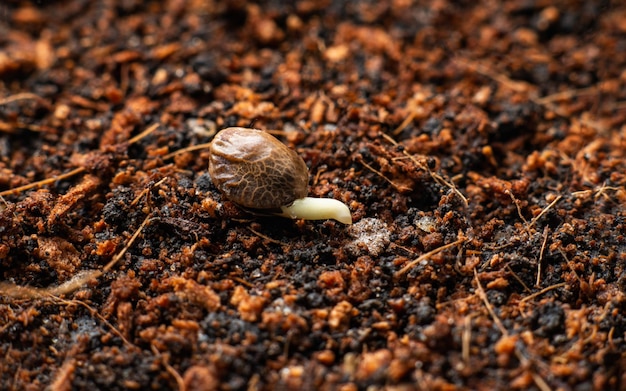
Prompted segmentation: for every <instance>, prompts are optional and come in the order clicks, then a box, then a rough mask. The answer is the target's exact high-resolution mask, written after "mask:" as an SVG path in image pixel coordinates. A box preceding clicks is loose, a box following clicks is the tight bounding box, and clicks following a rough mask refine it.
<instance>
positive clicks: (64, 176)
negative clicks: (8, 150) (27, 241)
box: [0, 123, 159, 197]
mask: <svg viewBox="0 0 626 391" xmlns="http://www.w3.org/2000/svg"><path fill="white" fill-rule="evenodd" d="M158 127H159V124H158V123H156V124H152V125H150V126H149V127H148V128H147V129H146V130H145V131H143V132H141V133H140V134H138V135H137V136H135V137H133V138H131V139H130V140H128V145H131V144H134V143H136V142H137V141H139V140H141V139H142V138H144V137H146V136H147V135H149V134H150V133H152V132H153V131H154V130H155V129H156V128H158ZM84 171H86V168H85V167H78V168H75V169H73V170H72V171H70V172H66V173H64V174H60V175H57V176H55V177H52V178H46V179H42V180H40V181H37V182H33V183H29V184H28V185H24V186H20V187H16V188H14V189H9V190H5V191H2V192H0V197H2V196H8V195H15V194H19V193H21V192H23V191H26V190H30V189H33V188H35V187H43V186H45V185H49V184H51V183H54V182H56V181H61V180H64V179H67V178H70V177H72V176H74V175H77V174H80V173H81V172H84Z"/></svg>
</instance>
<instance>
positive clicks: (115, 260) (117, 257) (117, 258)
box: [101, 216, 152, 274]
mask: <svg viewBox="0 0 626 391" xmlns="http://www.w3.org/2000/svg"><path fill="white" fill-rule="evenodd" d="M150 221H152V219H151V218H150V216H148V217H146V218H145V219H144V220H143V222H142V223H141V225H140V226H139V228H137V230H136V231H135V233H134V234H133V236H131V238H130V239H129V240H128V243H126V246H124V248H123V249H122V250H121V251H120V252H119V253H117V254H116V255H115V257H113V259H112V260H111V262H109V263H107V264H106V265H105V266H104V267H103V268H102V272H101V274H103V273H106V272H108V271H109V270H111V269H112V268H113V266H115V265H116V264H117V263H118V262H119V261H120V259H122V257H123V256H124V254H126V251H128V249H129V248H130V246H132V245H133V243H134V242H135V240H136V239H137V237H138V236H139V234H141V231H143V229H144V228H145V227H146V225H148V223H149V222H150Z"/></svg>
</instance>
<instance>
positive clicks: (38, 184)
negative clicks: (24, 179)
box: [0, 167, 85, 196]
mask: <svg viewBox="0 0 626 391" xmlns="http://www.w3.org/2000/svg"><path fill="white" fill-rule="evenodd" d="M83 171H85V168H84V167H78V168H75V169H73V170H72V171H70V172H66V173H65V174H61V175H57V176H55V177H52V178H46V179H43V180H41V181H37V182H33V183H29V184H28V185H24V186H20V187H16V188H14V189H9V190H5V191H2V192H0V196H8V195H13V194H19V193H21V192H23V191H25V190H30V189H33V188H35V187H43V186H45V185H48V184H50V183H54V182H56V181H61V180H63V179H67V178H69V177H72V176H74V175H76V174H80V173H81V172H83Z"/></svg>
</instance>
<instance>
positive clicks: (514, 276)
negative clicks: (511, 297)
mask: <svg viewBox="0 0 626 391" xmlns="http://www.w3.org/2000/svg"><path fill="white" fill-rule="evenodd" d="M506 268H507V269H508V270H509V272H510V273H511V275H512V276H513V278H515V279H516V280H517V282H519V283H520V285H521V286H522V287H524V290H525V291H526V292H532V290H531V289H530V288H529V287H528V285H526V284H525V283H524V281H523V280H522V279H521V278H519V276H518V275H517V273H515V272H514V271H513V269H511V266H509V265H508V264H507V265H506Z"/></svg>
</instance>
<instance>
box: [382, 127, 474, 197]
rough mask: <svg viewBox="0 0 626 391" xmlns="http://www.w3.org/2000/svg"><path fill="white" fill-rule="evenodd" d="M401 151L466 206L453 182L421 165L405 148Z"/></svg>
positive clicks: (387, 137) (385, 137) (383, 134)
mask: <svg viewBox="0 0 626 391" xmlns="http://www.w3.org/2000/svg"><path fill="white" fill-rule="evenodd" d="M382 137H383V138H384V139H385V140H387V141H388V142H390V143H391V144H392V145H395V146H397V145H399V144H398V142H397V141H396V140H394V139H393V137H391V136H389V135H388V134H386V133H382ZM402 153H403V154H404V156H406V157H407V158H408V159H409V160H411V161H412V162H413V163H414V164H415V165H416V166H417V167H418V168H420V169H422V170H424V171H427V172H428V174H429V175H430V177H431V178H433V180H434V181H435V182H437V183H439V184H440V185H442V186H445V187H447V188H449V189H450V190H452V191H453V192H454V193H455V194H456V195H457V196H459V198H461V200H462V201H463V204H464V205H465V207H466V208H467V206H468V202H467V198H466V197H465V196H464V195H463V193H461V191H460V190H459V189H457V187H456V186H455V185H454V183H452V182H449V181H447V180H446V179H445V178H444V177H443V176H441V175H439V174H436V173H434V172H432V171H431V170H430V169H429V168H428V167H427V166H425V165H423V164H422V163H421V162H419V161H418V160H417V159H416V158H415V156H413V155H411V154H410V153H408V152H407V151H406V150H404V149H403V150H402Z"/></svg>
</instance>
